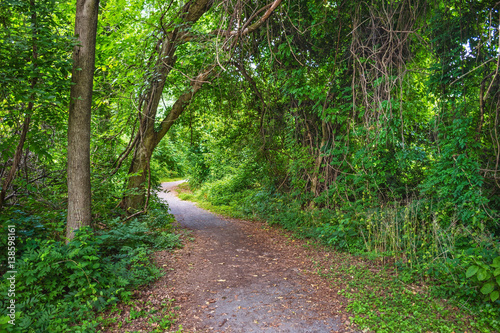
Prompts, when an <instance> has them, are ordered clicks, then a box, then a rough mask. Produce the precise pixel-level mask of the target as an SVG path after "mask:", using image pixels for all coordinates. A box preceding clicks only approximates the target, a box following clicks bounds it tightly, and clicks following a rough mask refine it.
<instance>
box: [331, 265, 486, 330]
mask: <svg viewBox="0 0 500 333" xmlns="http://www.w3.org/2000/svg"><path fill="white" fill-rule="evenodd" d="M327 270H328V272H327V273H322V275H323V276H325V277H326V278H328V279H330V280H331V281H332V282H335V284H336V285H337V284H338V283H340V284H342V285H343V286H344V288H343V289H341V290H340V291H339V293H340V294H342V295H343V296H345V297H346V298H347V299H348V300H349V304H348V305H347V309H348V310H349V311H350V312H351V313H352V314H353V317H352V318H350V319H351V321H352V322H353V323H355V324H356V325H357V326H358V328H359V329H361V330H364V329H369V330H372V331H375V332H476V331H480V332H492V331H491V330H490V329H488V328H485V327H481V325H480V324H478V322H477V321H476V320H474V318H473V316H471V314H470V313H468V311H467V310H465V309H460V308H459V307H458V306H457V305H456V304H454V302H453V301H449V300H444V299H440V298H438V297H435V296H433V295H432V294H431V292H430V289H429V288H428V287H427V286H425V285H415V284H405V283H403V282H402V281H401V280H399V279H398V276H397V274H396V273H395V271H394V270H392V268H391V267H390V266H385V267H380V268H375V267H374V266H373V265H372V264H371V263H370V262H367V261H361V262H357V263H355V264H350V263H349V262H347V261H346V262H344V263H342V265H341V266H340V267H338V266H335V267H332V266H330V267H328V269H327ZM322 271H324V270H322Z"/></svg>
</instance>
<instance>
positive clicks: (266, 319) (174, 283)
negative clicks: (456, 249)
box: [152, 181, 352, 332]
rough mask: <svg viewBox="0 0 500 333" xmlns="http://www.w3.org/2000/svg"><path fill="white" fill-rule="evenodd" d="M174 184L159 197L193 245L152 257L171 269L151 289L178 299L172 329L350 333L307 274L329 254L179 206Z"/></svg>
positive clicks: (334, 304)
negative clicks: (187, 231) (177, 315)
mask: <svg viewBox="0 0 500 333" xmlns="http://www.w3.org/2000/svg"><path fill="white" fill-rule="evenodd" d="M180 183H181V182H180V181H179V182H172V183H164V184H163V188H164V189H165V190H167V191H169V192H168V193H162V194H161V195H160V196H161V197H162V198H163V199H165V200H166V201H167V202H168V203H169V205H170V208H171V213H172V214H174V215H175V217H176V220H177V221H178V222H179V223H180V225H181V226H182V227H184V228H188V229H190V230H192V234H191V235H192V237H193V238H194V241H192V242H187V244H186V246H185V247H184V248H183V249H180V250H178V251H176V252H175V254H174V255H173V256H172V254H171V253H164V256H161V255H160V256H159V257H158V258H157V260H158V261H159V262H160V264H163V265H165V267H169V268H170V269H173V270H171V271H170V273H169V274H168V275H167V276H165V277H164V278H163V279H162V280H161V281H160V282H159V283H157V284H156V285H155V286H154V287H153V289H154V290H157V291H159V293H158V294H164V293H168V294H169V296H170V297H173V298H175V299H176V300H177V305H179V306H180V318H179V319H178V321H177V324H182V326H183V328H184V329H185V330H187V331H188V332H195V331H198V332H199V331H211V332H350V331H352V330H351V329H350V328H349V327H348V326H347V325H348V324H349V322H348V319H347V314H346V313H345V311H344V309H343V305H342V304H345V303H346V300H345V299H343V298H342V297H340V296H339V295H338V294H337V290H336V289H335V287H332V286H328V284H327V281H325V280H324V279H322V278H320V277H319V276H318V275H317V274H315V273H313V272H312V270H314V264H313V263H312V261H314V259H313V257H315V256H318V255H320V256H328V255H329V254H328V253H314V252H315V251H313V250H307V249H305V247H304V246H301V245H300V244H301V243H303V242H300V241H295V240H292V239H290V238H289V237H287V236H286V233H284V232H282V231H280V230H279V229H274V228H269V227H266V226H265V225H264V224H262V223H256V222H247V221H241V220H234V219H227V218H222V217H219V216H216V215H214V214H212V213H210V212H207V211H205V210H203V209H200V208H198V207H197V206H196V205H195V204H194V203H192V202H188V201H182V200H180V199H179V198H177V197H176V196H175V195H174V193H175V187H176V186H177V185H178V184H180ZM158 288H160V289H161V291H160V290H158ZM154 290H153V291H152V294H154Z"/></svg>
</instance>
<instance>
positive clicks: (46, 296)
mask: <svg viewBox="0 0 500 333" xmlns="http://www.w3.org/2000/svg"><path fill="white" fill-rule="evenodd" d="M159 208H162V207H158V209H156V210H153V211H151V212H150V214H149V215H147V216H145V217H143V218H141V219H133V220H130V221H127V222H125V223H123V222H122V221H120V219H119V218H116V219H114V220H112V221H109V222H108V223H107V228H106V229H104V230H100V231H98V232H93V231H91V230H90V229H88V228H83V229H80V230H78V232H77V233H76V236H75V239H74V240H73V241H71V242H69V243H68V244H65V243H64V242H63V241H54V240H50V239H45V240H44V239H42V238H40V237H41V235H43V233H38V232H36V233H35V234H33V233H31V234H30V235H29V237H26V238H24V237H23V238H24V239H25V240H24V241H21V242H20V244H19V245H20V246H18V247H17V251H19V252H21V253H22V254H21V256H20V258H19V259H18V260H17V262H18V263H17V266H16V268H17V271H18V273H17V275H16V281H22V283H17V284H16V305H17V308H16V311H17V312H18V313H19V318H18V319H17V320H16V327H18V329H19V330H21V331H23V332H31V331H33V332H35V331H51V332H70V331H71V332H73V331H74V330H75V329H77V328H78V329H80V330H82V331H91V330H93V329H94V328H95V327H97V324H98V323H97V322H95V313H97V312H100V311H102V310H103V309H105V308H106V307H108V306H110V305H112V304H116V302H118V301H119V300H127V299H129V298H130V295H131V292H130V290H131V289H133V288H135V287H137V286H139V285H143V284H147V283H150V282H151V281H154V280H155V279H157V278H158V277H159V276H160V270H159V269H158V268H156V266H154V265H153V264H152V263H151V261H150V259H149V255H150V253H151V251H153V250H155V249H165V248H173V247H178V246H180V242H179V238H178V236H176V235H174V234H172V233H171V222H172V217H171V216H170V215H168V214H165V208H163V209H159ZM20 216H22V214H20ZM30 221H31V220H30V219H27V218H26V217H23V218H21V219H20V220H18V221H13V220H7V221H6V224H15V225H16V229H17V230H18V231H19V233H18V235H21V234H23V232H22V230H23V228H24V227H26V226H28V227H29V225H27V223H29V222H30ZM31 223H32V222H31ZM35 230H36V229H35ZM25 236H26V235H25ZM23 238H19V239H20V240H21V239H23ZM7 277H9V274H8V273H6V274H4V276H3V278H2V284H1V290H0V294H1V299H2V301H1V304H2V307H3V308H4V309H6V306H3V305H6V304H7V303H5V302H8V300H9V298H8V297H7V291H8V290H7V289H8V280H7V279H6V278H7ZM4 311H5V310H4ZM2 315H5V313H3V314H2ZM2 318H3V317H2ZM75 325H77V326H75ZM8 327H11V328H12V326H11V325H5V324H4V327H3V328H8Z"/></svg>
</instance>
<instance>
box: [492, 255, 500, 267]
mask: <svg viewBox="0 0 500 333" xmlns="http://www.w3.org/2000/svg"><path fill="white" fill-rule="evenodd" d="M491 267H495V268H498V267H500V257H496V258H495V259H493V264H492V265H491Z"/></svg>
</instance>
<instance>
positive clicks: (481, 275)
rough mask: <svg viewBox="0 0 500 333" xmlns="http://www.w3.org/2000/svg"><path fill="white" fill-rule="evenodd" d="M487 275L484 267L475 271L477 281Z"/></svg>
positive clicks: (484, 278) (482, 279)
mask: <svg viewBox="0 0 500 333" xmlns="http://www.w3.org/2000/svg"><path fill="white" fill-rule="evenodd" d="M488 275H489V272H488V271H487V270H485V269H484V268H482V269H480V270H479V271H478V272H477V279H478V280H479V281H484V280H486V279H487V278H488Z"/></svg>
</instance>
